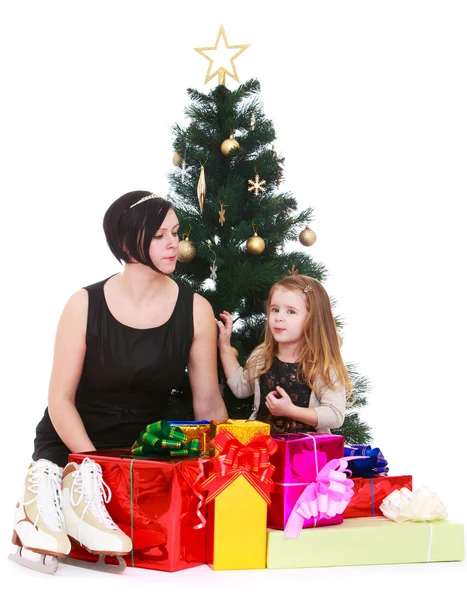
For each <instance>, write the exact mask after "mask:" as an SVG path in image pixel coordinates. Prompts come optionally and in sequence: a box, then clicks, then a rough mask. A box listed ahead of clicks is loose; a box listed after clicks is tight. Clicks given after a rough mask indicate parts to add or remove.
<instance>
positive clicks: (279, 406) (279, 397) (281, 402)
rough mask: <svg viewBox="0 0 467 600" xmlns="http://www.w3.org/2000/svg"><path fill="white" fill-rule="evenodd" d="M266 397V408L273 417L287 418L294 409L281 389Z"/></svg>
mask: <svg viewBox="0 0 467 600" xmlns="http://www.w3.org/2000/svg"><path fill="white" fill-rule="evenodd" d="M276 390H277V391H274V392H270V393H269V394H268V395H267V396H266V407H267V409H268V410H269V412H270V413H271V415H272V416H273V417H289V416H290V415H291V412H292V410H293V407H294V403H293V402H292V400H291V399H290V396H289V395H288V394H287V392H286V391H285V390H283V389H282V388H281V387H279V386H276Z"/></svg>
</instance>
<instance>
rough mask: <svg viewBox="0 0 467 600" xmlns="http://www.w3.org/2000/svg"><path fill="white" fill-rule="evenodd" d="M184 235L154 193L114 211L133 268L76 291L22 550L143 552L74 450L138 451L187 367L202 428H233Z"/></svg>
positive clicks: (26, 507) (32, 473)
mask: <svg viewBox="0 0 467 600" xmlns="http://www.w3.org/2000/svg"><path fill="white" fill-rule="evenodd" d="M178 229H179V223H178V219H177V216H176V214H175V212H174V210H173V207H172V205H171V203H170V202H168V201H166V200H164V199H162V198H159V197H158V196H156V195H155V194H151V193H149V192H144V191H137V192H130V193H128V194H125V195H123V196H122V197H121V198H119V199H118V200H116V201H115V202H114V203H113V204H112V205H111V206H110V207H109V209H108V210H107V212H106V214H105V216H104V231H105V235H106V238H107V243H108V245H109V247H110V250H111V251H112V253H113V254H114V256H115V257H116V258H117V260H119V261H120V262H123V263H124V269H123V272H122V273H119V274H117V275H114V276H112V277H109V278H108V279H106V280H104V281H101V282H99V283H96V284H93V285H90V286H87V287H86V288H83V289H82V290H80V291H78V292H76V293H75V294H74V295H73V296H72V297H71V298H70V300H69V301H68V303H67V305H66V306H65V309H64V311H63V314H62V316H61V319H60V322H59V325H58V330H57V335H56V340H55V352H54V361H53V368H52V375H51V380H50V387H49V400H48V408H47V409H46V411H45V413H44V417H43V418H42V420H41V421H40V423H39V425H38V426H37V430H36V439H35V442H34V455H33V460H34V462H33V464H32V465H31V467H30V469H29V471H28V475H27V477H26V482H25V489H24V491H23V497H22V500H21V501H20V503H19V506H18V507H17V515H16V526H15V533H14V542H16V543H17V544H18V545H20V546H23V547H25V548H30V549H34V550H36V551H39V552H42V553H46V554H50V555H56V556H62V555H66V554H68V552H69V549H70V543H69V541H68V537H71V538H72V539H76V537H75V536H76V535H79V536H80V539H79V540H77V541H78V542H79V543H81V544H82V545H84V546H86V547H87V548H88V549H89V550H91V551H94V552H99V553H100V552H102V551H105V552H106V553H109V552H112V553H114V554H124V553H126V552H128V551H130V550H131V541H130V540H129V539H128V538H127V536H125V534H123V532H121V531H120V530H119V529H118V528H117V527H116V525H115V524H114V523H113V521H112V520H111V519H110V517H109V515H108V513H107V511H106V509H105V506H104V504H103V498H104V497H105V487H104V486H105V484H104V483H103V481H102V474H101V471H100V467H99V465H97V464H96V463H94V461H89V460H87V461H86V464H84V463H83V466H81V465H76V464H75V463H71V464H70V465H68V466H67V467H66V468H65V470H64V471H63V469H62V467H64V466H65V465H66V463H67V459H68V454H69V453H70V452H89V451H92V450H98V449H104V448H112V447H113V448H116V447H129V446H131V445H132V443H133V442H134V441H135V440H136V438H137V437H138V434H139V432H140V431H141V430H142V429H143V428H144V427H145V426H146V425H147V424H148V423H151V422H153V421H157V420H160V419H164V418H165V417H166V410H167V403H168V399H169V396H170V392H171V390H172V389H173V388H175V387H177V385H178V384H179V382H180V380H181V378H182V377H183V375H184V373H185V369H186V368H188V376H189V380H190V385H191V389H192V393H193V411H194V415H195V419H197V420H201V419H208V420H210V419H226V418H227V411H226V408H225V405H224V402H223V400H222V397H221V395H220V392H219V386H218V380H217V366H216V356H217V355H216V352H217V349H216V337H217V328H216V322H215V319H214V315H213V311H212V308H211V305H210V304H209V302H208V301H207V300H205V299H204V298H202V297H201V296H199V295H198V294H195V293H193V292H192V291H190V290H189V289H188V288H185V287H183V286H180V285H178V284H177V283H176V282H175V281H174V280H173V279H171V278H170V277H168V275H170V274H171V273H173V272H174V270H175V267H176V262H177V253H178V244H179V235H178ZM90 463H92V464H90ZM62 479H63V484H62ZM62 488H63V490H62ZM96 490H98V492H96ZM62 491H63V513H62V511H61V510H60V504H61V503H60V502H59V501H58V500H57V499H60V497H61V494H62ZM63 515H64V516H63ZM76 515H78V517H77V516H76ZM86 515H87V516H86ZM93 518H96V519H97V520H98V521H99V523H94V522H91V521H92V519H93ZM63 521H64V527H63V526H62V523H63ZM87 521H89V523H88V522H87ZM85 522H86V523H87V524H86V523H85ZM36 525H37V526H36ZM88 526H89V527H88ZM86 528H88V529H89V532H88V534H87V533H86V532H85V530H86ZM102 528H103V532H104V533H102V532H101V533H99V531H97V530H100V529H102ZM77 532H79V533H77ZM83 532H84V533H83ZM96 532H97V533H96ZM67 533H68V536H67V535H66V534H67ZM104 534H105V536H104V537H102V536H103V535H104ZM108 534H110V536H109V535H108ZM39 538H40V539H39ZM104 538H105V539H104ZM23 562H24V561H23ZM28 566H30V565H28Z"/></svg>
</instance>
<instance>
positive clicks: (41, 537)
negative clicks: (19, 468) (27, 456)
mask: <svg viewBox="0 0 467 600" xmlns="http://www.w3.org/2000/svg"><path fill="white" fill-rule="evenodd" d="M62 471H63V469H61V468H60V467H58V466H57V465H56V464H54V463H52V462H50V461H48V460H45V459H40V460H38V461H36V462H33V463H32V464H31V466H30V467H29V470H28V472H27V475H26V478H25V482H24V488H23V493H22V496H21V499H20V501H19V502H18V503H17V505H16V511H15V525H14V530H13V539H12V542H13V544H16V545H17V546H18V549H17V551H16V554H10V555H9V557H8V558H10V559H11V560H13V561H15V562H17V563H18V564H21V565H23V566H25V567H29V568H30V569H34V570H36V571H41V572H42V573H49V574H51V573H55V571H56V570H57V567H58V557H65V556H66V555H67V554H68V553H69V552H70V550H71V544H70V540H69V539H68V536H67V534H66V531H65V523H64V518H63V514H62V511H61V504H62ZM23 548H24V549H27V550H30V551H32V552H33V553H34V554H40V555H41V560H40V561H39V562H37V561H34V560H32V559H28V558H27V557H26V556H24V555H23Z"/></svg>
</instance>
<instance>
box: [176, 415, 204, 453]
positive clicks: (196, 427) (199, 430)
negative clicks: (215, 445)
mask: <svg viewBox="0 0 467 600" xmlns="http://www.w3.org/2000/svg"><path fill="white" fill-rule="evenodd" d="M169 425H174V426H175V427H179V428H180V429H181V430H182V431H183V433H184V434H185V435H186V437H187V442H190V441H191V440H199V451H200V452H201V454H207V453H208V452H209V435H210V424H209V422H208V421H206V422H204V423H201V422H197V421H169Z"/></svg>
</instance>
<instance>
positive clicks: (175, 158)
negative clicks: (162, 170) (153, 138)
mask: <svg viewBox="0 0 467 600" xmlns="http://www.w3.org/2000/svg"><path fill="white" fill-rule="evenodd" d="M181 162H182V157H181V156H180V154H179V153H178V152H175V154H174V155H173V158H172V164H173V166H174V167H178V165H179V164H180V163H181Z"/></svg>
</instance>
